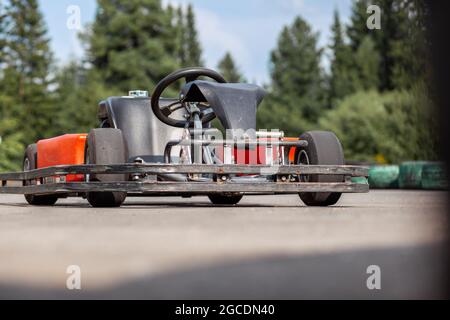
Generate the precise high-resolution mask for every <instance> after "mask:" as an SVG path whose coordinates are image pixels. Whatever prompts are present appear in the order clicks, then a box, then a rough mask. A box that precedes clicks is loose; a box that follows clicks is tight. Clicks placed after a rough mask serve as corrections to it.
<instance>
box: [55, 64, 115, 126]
mask: <svg viewBox="0 0 450 320" xmlns="http://www.w3.org/2000/svg"><path fill="white" fill-rule="evenodd" d="M56 79H57V83H58V87H57V89H56V90H55V92H54V94H55V96H56V98H57V99H56V100H57V101H58V105H59V107H60V109H59V111H58V113H57V115H56V119H55V127H56V129H57V134H64V133H83V132H89V130H90V129H91V128H93V127H97V126H98V125H99V123H98V120H97V111H98V103H99V101H101V100H103V99H105V98H107V97H109V96H112V95H114V92H113V90H111V89H108V88H106V87H105V86H104V84H103V83H102V81H101V80H102V79H101V76H100V75H99V73H98V72H97V71H96V70H92V69H86V68H85V67H83V66H82V65H81V64H80V63H78V62H77V61H71V62H70V63H69V64H68V65H66V66H64V67H62V68H61V70H59V72H58V74H57V77H56Z"/></svg>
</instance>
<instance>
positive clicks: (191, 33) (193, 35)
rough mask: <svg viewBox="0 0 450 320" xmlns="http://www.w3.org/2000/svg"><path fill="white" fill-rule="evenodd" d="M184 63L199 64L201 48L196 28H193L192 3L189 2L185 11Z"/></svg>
mask: <svg viewBox="0 0 450 320" xmlns="http://www.w3.org/2000/svg"><path fill="white" fill-rule="evenodd" d="M185 32H186V64H187V66H201V65H202V64H203V62H202V58H201V56H202V49H201V47H200V43H199V41H198V35H197V30H196V28H195V16H194V10H193V9H192V5H191V4H189V5H188V8H187V13H186V30H185Z"/></svg>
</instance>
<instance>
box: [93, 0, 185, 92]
mask: <svg viewBox="0 0 450 320" xmlns="http://www.w3.org/2000/svg"><path fill="white" fill-rule="evenodd" d="M172 30H173V28H172V26H171V17H170V14H169V13H168V12H167V11H166V10H165V9H164V8H162V6H161V2H160V1H159V0H115V1H111V0H98V9H97V14H96V17H95V22H94V23H93V25H92V29H91V32H90V33H89V34H86V35H84V38H85V40H86V42H87V44H88V56H89V60H90V62H91V63H92V65H93V67H94V68H95V69H96V70H97V71H98V72H99V73H100V75H101V78H102V79H103V81H104V83H105V84H106V85H107V86H109V87H111V88H116V89H117V90H120V92H122V93H124V92H128V91H129V90H131V89H148V90H151V88H153V87H154V85H155V84H156V83H157V82H158V81H159V80H161V79H162V78H163V77H164V76H165V75H167V74H168V73H170V72H172V71H173V70H174V69H175V68H176V67H177V63H176V59H175V47H176V43H175V41H176V40H175V37H174V35H173V34H171V33H170V32H171V31H172Z"/></svg>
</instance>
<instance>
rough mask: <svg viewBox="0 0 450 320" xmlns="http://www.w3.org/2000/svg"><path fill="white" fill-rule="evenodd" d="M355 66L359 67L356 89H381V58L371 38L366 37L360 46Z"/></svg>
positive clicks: (356, 54)
mask: <svg viewBox="0 0 450 320" xmlns="http://www.w3.org/2000/svg"><path fill="white" fill-rule="evenodd" d="M354 65H355V66H356V67H357V81H356V82H355V88H356V89H358V90H371V89H374V90H376V89H377V88H378V87H379V78H378V70H379V68H380V56H379V54H378V52H377V50H376V48H375V43H374V42H373V40H372V39H371V38H370V37H368V36H367V37H365V38H364V39H363V40H362V42H361V44H360V45H359V48H358V50H357V51H356V53H355V64H354Z"/></svg>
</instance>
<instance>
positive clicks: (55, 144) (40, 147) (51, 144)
mask: <svg viewBox="0 0 450 320" xmlns="http://www.w3.org/2000/svg"><path fill="white" fill-rule="evenodd" d="M86 139H87V134H84V133H83V134H65V135H63V136H59V137H55V138H51V139H45V140H39V141H38V142H37V167H38V168H46V167H52V166H57V165H77V164H84V148H85V144H86ZM66 181H68V182H73V181H84V175H82V174H77V175H75V174H72V175H67V177H66Z"/></svg>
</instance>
